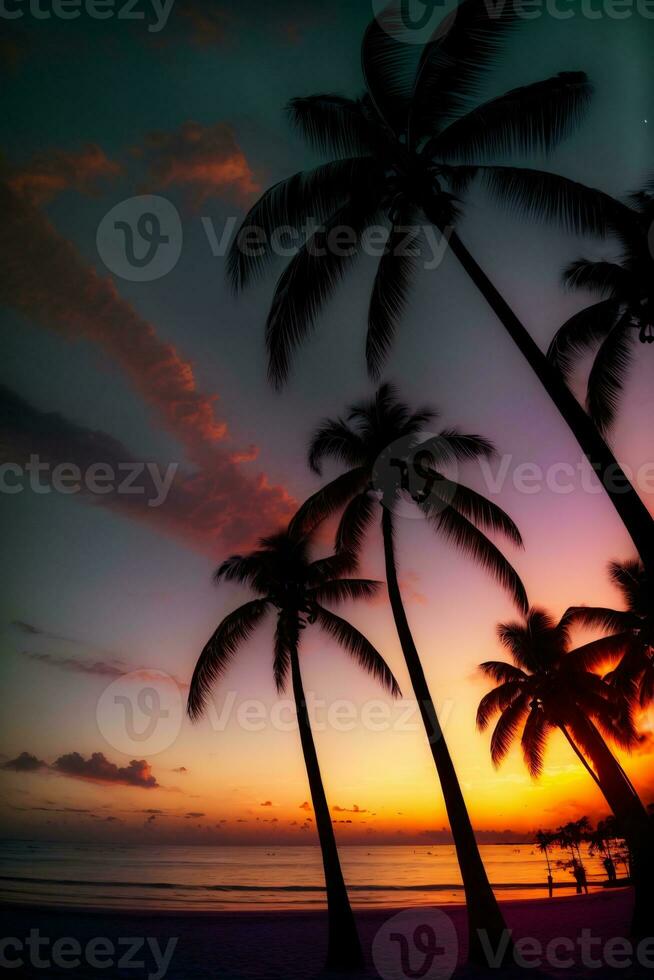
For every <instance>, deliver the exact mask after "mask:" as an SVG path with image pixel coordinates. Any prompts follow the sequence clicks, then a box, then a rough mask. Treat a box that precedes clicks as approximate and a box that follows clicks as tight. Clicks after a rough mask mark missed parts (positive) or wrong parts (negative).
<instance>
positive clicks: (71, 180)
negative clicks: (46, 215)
mask: <svg viewBox="0 0 654 980" xmlns="http://www.w3.org/2000/svg"><path fill="white" fill-rule="evenodd" d="M121 172H122V167H121V166H120V164H118V163H115V162H114V161H113V160H110V159H109V158H108V157H107V155H106V154H105V152H104V150H102V149H101V148H100V147H99V146H97V145H96V144H95V143H89V144H88V145H87V146H84V147H82V149H81V150H79V151H77V152H69V151H65V150H52V151H50V152H47V153H41V154H39V155H38V156H36V157H34V158H33V160H31V161H30V163H28V164H26V165H25V166H24V167H22V168H21V169H17V170H15V171H14V172H12V173H11V175H10V176H9V178H8V181H7V182H8V184H9V186H10V187H11V189H12V190H13V191H15V192H16V193H17V194H24V195H25V196H27V197H29V199H30V200H31V201H33V202H34V203H35V204H44V203H46V202H47V201H50V200H51V199H52V198H53V197H55V196H56V195H57V194H59V193H60V192H61V191H64V190H69V189H74V190H77V191H80V192H81V193H83V194H95V193H97V192H98V191H99V189H100V187H101V185H102V182H103V181H106V180H108V179H111V178H114V177H117V176H119V175H120V174H121Z"/></svg>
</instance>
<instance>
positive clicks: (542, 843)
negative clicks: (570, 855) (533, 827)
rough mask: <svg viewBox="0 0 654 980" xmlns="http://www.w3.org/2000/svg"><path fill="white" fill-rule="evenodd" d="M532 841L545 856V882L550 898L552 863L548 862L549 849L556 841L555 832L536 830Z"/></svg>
mask: <svg viewBox="0 0 654 980" xmlns="http://www.w3.org/2000/svg"><path fill="white" fill-rule="evenodd" d="M534 841H535V843H536V847H537V848H538V850H539V851H540V852H541V854H543V855H544V856H545V860H546V862H547V884H548V888H549V893H550V898H551V897H552V864H551V862H550V850H551V848H552V847H553V846H554V844H555V843H556V834H553V833H552V831H551V830H537V831H536V834H535V836H534Z"/></svg>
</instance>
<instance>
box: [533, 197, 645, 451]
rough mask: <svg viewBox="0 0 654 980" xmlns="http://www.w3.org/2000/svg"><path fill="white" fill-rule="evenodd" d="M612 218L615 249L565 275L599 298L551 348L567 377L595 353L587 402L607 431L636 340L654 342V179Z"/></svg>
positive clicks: (568, 325) (580, 261)
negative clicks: (587, 357)
mask: <svg viewBox="0 0 654 980" xmlns="http://www.w3.org/2000/svg"><path fill="white" fill-rule="evenodd" d="M612 222H613V226H614V227H613V231H614V239H613V241H614V243H615V242H617V250H616V246H615V244H614V246H613V248H614V253H615V254H613V255H610V257H607V258H603V259H597V260H592V259H578V260H577V261H575V262H573V263H571V264H570V265H569V266H568V267H567V268H566V270H565V272H564V274H563V280H564V284H565V285H566V286H567V287H568V288H569V289H580V290H581V289H583V290H587V291H590V292H591V293H594V294H595V295H596V296H597V297H598V301H597V302H595V303H593V304H592V305H591V306H588V307H586V308H585V309H583V310H581V311H580V312H579V313H575V315H574V316H572V317H571V318H570V319H569V320H568V321H567V322H566V323H564V324H563V326H562V327H560V329H559V330H558V331H557V333H556V335H555V336H554V339H553V341H552V343H551V345H550V349H549V357H550V359H551V360H552V361H553V362H554V363H555V364H556V365H557V367H558V368H559V369H560V371H561V372H562V373H563V375H564V377H565V378H566V379H567V380H569V379H570V378H571V377H572V375H573V373H574V369H575V367H576V366H577V364H578V362H579V359H580V358H581V356H582V355H583V354H584V353H586V352H588V351H589V350H590V351H592V352H593V363H592V367H591V369H590V373H589V375H588V382H587V396H586V404H587V408H588V411H589V413H590V415H591V416H592V418H593V420H594V421H595V423H596V425H597V426H598V428H600V429H601V430H602V431H604V432H606V431H608V430H609V429H610V427H611V425H612V424H613V422H614V421H615V417H616V413H617V410H618V407H619V403H620V397H621V395H622V392H623V389H624V385H625V381H626V377H627V373H628V370H629V367H630V365H631V362H632V360H633V356H634V353H635V351H636V350H637V349H638V341H640V343H641V344H652V343H654V237H653V236H652V227H653V225H654V178H652V179H651V180H650V181H649V182H648V183H646V184H645V186H644V187H643V189H642V190H640V191H639V192H637V193H635V194H632V195H631V196H630V197H629V198H628V199H627V201H626V203H621V202H619V201H616V202H615V205H614V214H613V218H612ZM641 349H642V348H641Z"/></svg>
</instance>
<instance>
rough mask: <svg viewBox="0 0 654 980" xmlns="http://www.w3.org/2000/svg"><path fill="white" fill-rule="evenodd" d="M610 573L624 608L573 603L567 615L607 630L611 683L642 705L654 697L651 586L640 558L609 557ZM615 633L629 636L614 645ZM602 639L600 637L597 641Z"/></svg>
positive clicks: (572, 620) (574, 620)
mask: <svg viewBox="0 0 654 980" xmlns="http://www.w3.org/2000/svg"><path fill="white" fill-rule="evenodd" d="M608 567H609V577H610V579H611V581H612V582H613V584H614V585H615V586H616V587H617V588H618V589H619V591H620V592H621V593H622V600H623V603H624V605H625V606H626V609H623V610H620V609H607V608H604V607H598V606H572V607H571V608H570V609H568V611H567V613H566V617H567V618H568V620H569V621H570V622H574V623H578V624H580V625H582V626H588V627H591V628H594V627H597V628H599V629H601V630H604V631H606V632H607V633H608V634H609V636H608V637H607V650H606V662H607V663H608V662H610V661H611V660H613V661H614V662H616V661H617V666H616V668H615V670H614V671H613V672H612V673H611V675H609V676H610V680H611V683H612V684H615V685H617V686H618V687H619V688H620V689H621V690H622V691H623V692H624V693H625V694H633V695H635V698H636V700H637V702H638V704H639V706H640V707H641V708H646V707H647V705H648V704H650V703H651V702H652V700H654V588H653V587H652V583H651V579H650V577H649V576H648V575H647V573H646V572H645V568H644V566H643V564H642V562H639V561H625V562H618V561H612V562H610V563H609V566H608ZM615 635H618V636H624V635H629V636H631V641H630V642H629V644H628V645H627V646H626V648H625V647H623V648H622V650H620V649H619V648H618V649H616V648H615V644H614V639H613V637H614V636H615ZM600 643H601V641H600Z"/></svg>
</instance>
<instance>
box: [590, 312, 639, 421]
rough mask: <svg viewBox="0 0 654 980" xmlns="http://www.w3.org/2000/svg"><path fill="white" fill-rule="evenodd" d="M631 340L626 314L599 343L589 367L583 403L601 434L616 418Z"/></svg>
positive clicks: (630, 354) (631, 335)
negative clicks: (584, 402)
mask: <svg viewBox="0 0 654 980" xmlns="http://www.w3.org/2000/svg"><path fill="white" fill-rule="evenodd" d="M633 342H634V330H633V327H632V326H631V323H630V322H629V317H628V316H625V317H622V319H621V320H619V321H618V322H617V323H616V324H615V326H614V327H613V329H612V330H611V331H610V333H609V334H608V336H607V337H605V339H604V340H603V341H602V343H601V344H600V347H599V350H598V351H597V354H596V355H595V360H594V361H593V366H592V368H591V369H590V374H589V376H588V393H587V396H586V405H587V408H588V413H589V415H590V416H591V418H592V419H593V421H594V422H595V425H596V426H597V427H598V429H599V430H600V432H602V433H603V434H605V433H607V432H608V430H609V429H610V428H611V426H612V425H613V422H614V421H615V416H616V413H617V411H618V407H619V404H620V396H621V394H622V391H623V389H624V382H625V376H626V374H627V371H628V370H629V367H630V366H631V360H632V354H633Z"/></svg>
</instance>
